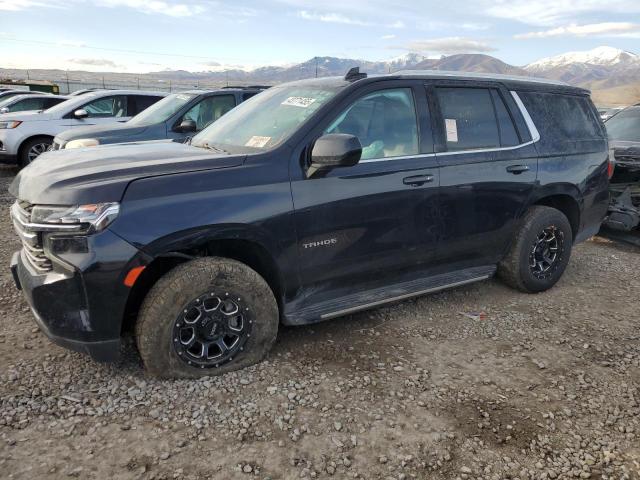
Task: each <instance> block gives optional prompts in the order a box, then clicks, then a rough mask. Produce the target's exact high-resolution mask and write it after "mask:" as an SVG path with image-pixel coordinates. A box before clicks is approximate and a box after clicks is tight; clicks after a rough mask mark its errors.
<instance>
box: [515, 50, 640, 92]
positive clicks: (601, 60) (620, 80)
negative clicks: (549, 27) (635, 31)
mask: <svg viewBox="0 0 640 480" xmlns="http://www.w3.org/2000/svg"><path fill="white" fill-rule="evenodd" d="M524 69H525V70H526V71H527V73H529V74H531V75H536V76H541V77H546V78H553V79H555V80H562V81H564V82H567V83H571V84H574V85H582V86H586V87H588V88H611V87H616V86H619V85H625V84H628V83H632V82H638V81H640V55H637V54H635V53H631V52H626V51H624V50H620V49H618V48H612V47H598V48H594V49H593V50H588V51H584V52H569V53H564V54H562V55H557V56H555V57H549V58H542V59H540V60H538V61H536V62H533V63H530V64H529V65H526V66H525V67H524Z"/></svg>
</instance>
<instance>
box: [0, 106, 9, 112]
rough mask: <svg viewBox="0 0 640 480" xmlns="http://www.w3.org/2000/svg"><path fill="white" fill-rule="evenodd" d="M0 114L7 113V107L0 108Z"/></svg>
mask: <svg viewBox="0 0 640 480" xmlns="http://www.w3.org/2000/svg"><path fill="white" fill-rule="evenodd" d="M0 113H9V107H2V108H0Z"/></svg>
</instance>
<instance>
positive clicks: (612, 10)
mask: <svg viewBox="0 0 640 480" xmlns="http://www.w3.org/2000/svg"><path fill="white" fill-rule="evenodd" d="M601 45H606V46H612V47H616V48H620V49H623V50H627V51H631V52H634V53H640V0H512V1H506V0H455V1H449V2H446V1H442V0H440V1H431V0H421V1H416V0H414V1H405V0H323V1H311V0H261V1H257V0H255V1H251V0H248V1H244V0H236V1H233V2H222V1H215V0H178V1H175V2H172V1H164V0H150V1H144V0H64V1H58V0H0V67H3V68H61V69H68V70H87V71H121V72H132V73H144V72H150V71H160V70H164V69H171V70H177V69H184V70H189V71H206V70H221V69H227V68H236V67H240V68H245V69H251V68H256V67H259V66H264V65H288V64H294V63H299V62H303V61H306V60H308V59H310V58H313V57H315V56H337V57H343V58H356V59H364V60H372V61H377V60H389V59H391V58H394V57H398V56H400V55H403V54H405V53H408V52H415V53H420V54H422V55H425V56H428V57H439V56H440V55H450V54H454V53H484V54H488V55H493V56H495V57H498V58H500V59H501V60H503V61H505V62H507V63H510V64H512V65H525V64H527V63H530V62H533V61H535V60H538V59H540V58H542V57H548V56H553V55H557V54H560V53H565V52H568V51H580V50H589V49H592V48H595V47H598V46H601Z"/></svg>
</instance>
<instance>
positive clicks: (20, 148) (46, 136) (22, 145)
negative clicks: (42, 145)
mask: <svg viewBox="0 0 640 480" xmlns="http://www.w3.org/2000/svg"><path fill="white" fill-rule="evenodd" d="M37 138H44V139H48V140H51V142H52V143H53V139H54V136H53V135H46V134H43V133H39V134H36V135H30V136H28V137H26V138H24V139H23V140H22V141H21V142H20V145H19V146H18V150H17V152H18V155H17V156H18V162H22V154H23V152H24V148H25V146H26V145H27V143H29V142H30V141H31V140H35V139H37Z"/></svg>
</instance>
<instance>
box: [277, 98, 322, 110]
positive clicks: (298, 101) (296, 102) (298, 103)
mask: <svg viewBox="0 0 640 480" xmlns="http://www.w3.org/2000/svg"><path fill="white" fill-rule="evenodd" d="M315 101H316V99H315V98H309V97H289V98H287V99H286V100H285V101H284V102H282V105H290V106H292V107H302V108H307V107H308V106H309V105H311V104H312V103H313V102H315Z"/></svg>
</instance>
